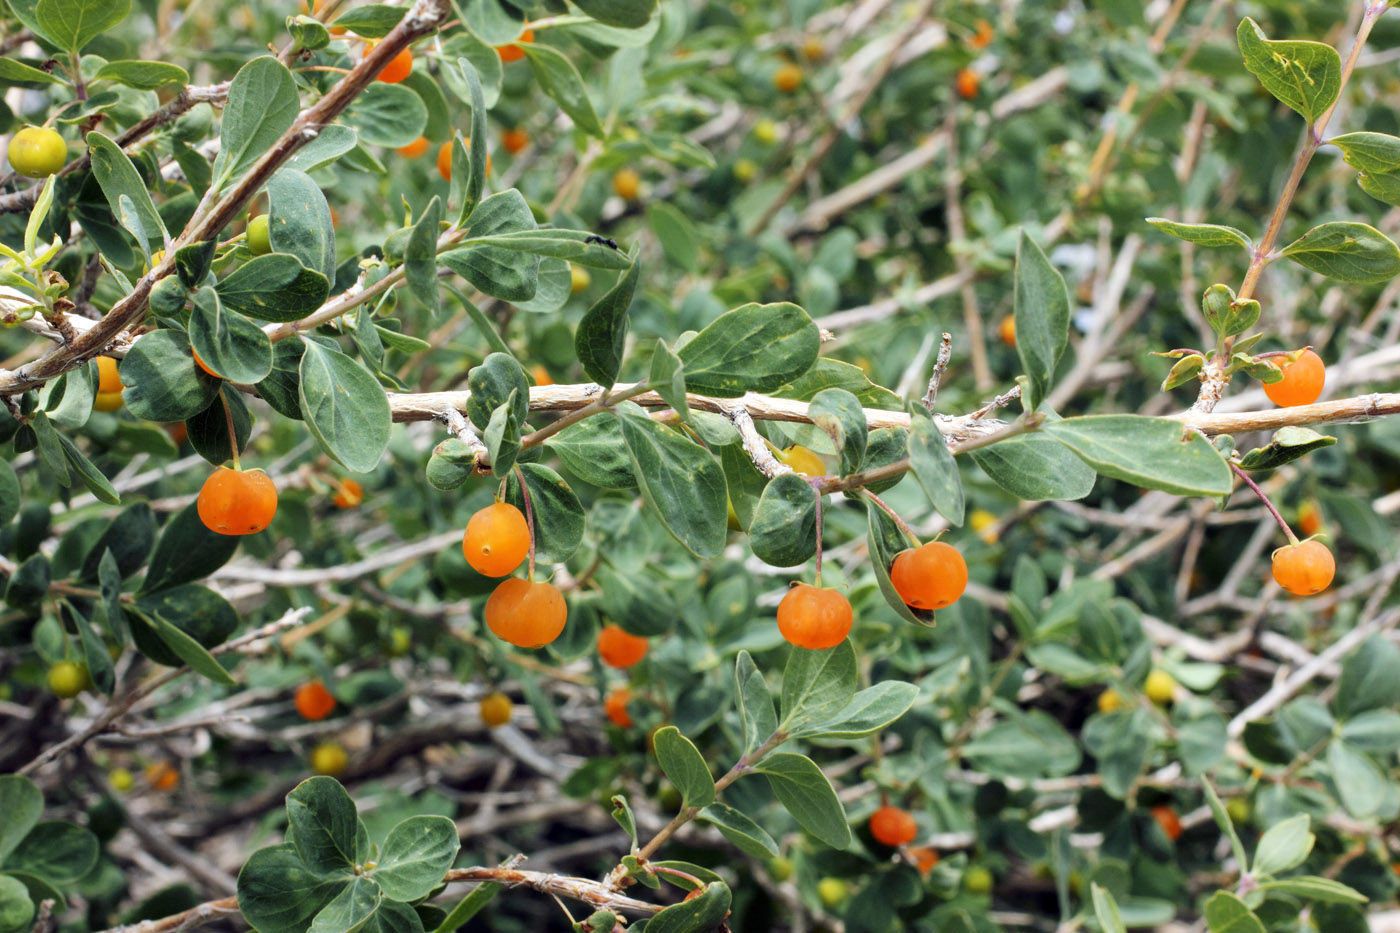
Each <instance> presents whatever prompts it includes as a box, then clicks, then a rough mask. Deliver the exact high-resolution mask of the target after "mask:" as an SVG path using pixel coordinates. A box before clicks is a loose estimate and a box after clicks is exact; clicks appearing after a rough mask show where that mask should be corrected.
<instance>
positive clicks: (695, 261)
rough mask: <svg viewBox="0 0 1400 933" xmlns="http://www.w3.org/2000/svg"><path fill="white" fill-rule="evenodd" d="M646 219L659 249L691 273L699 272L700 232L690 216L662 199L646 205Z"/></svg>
mask: <svg viewBox="0 0 1400 933" xmlns="http://www.w3.org/2000/svg"><path fill="white" fill-rule="evenodd" d="M646 211H647V220H648V221H649V222H650V224H651V232H652V233H653V234H654V235H655V236H656V239H657V242H659V243H660V244H661V249H662V250H663V251H664V252H665V253H666V255H667V257H669V258H670V260H671V261H672V262H674V263H675V264H676V265H678V266H680V267H681V268H682V269H684V270H685V271H686V272H688V273H690V274H691V275H697V274H699V272H700V242H699V241H700V234H699V231H697V230H696V229H695V224H694V223H692V222H691V220H690V218H688V217H686V216H685V214H683V213H681V212H680V211H678V210H677V209H676V208H674V207H672V206H671V205H669V204H667V203H666V202H664V201H658V202H656V203H654V204H649V205H647V209H646Z"/></svg>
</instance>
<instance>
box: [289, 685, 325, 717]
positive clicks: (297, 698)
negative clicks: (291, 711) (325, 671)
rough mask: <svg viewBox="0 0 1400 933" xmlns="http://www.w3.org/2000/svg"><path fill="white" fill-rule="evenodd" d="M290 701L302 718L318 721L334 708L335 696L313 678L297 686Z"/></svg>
mask: <svg viewBox="0 0 1400 933" xmlns="http://www.w3.org/2000/svg"><path fill="white" fill-rule="evenodd" d="M292 702H293V704H294V705H295V706H296V708H297V712H298V713H300V714H301V718H302V719H307V720H310V721H311V722H320V721H321V720H322V719H325V718H326V717H327V716H329V715H330V714H331V713H332V712H333V711H334V710H335V697H333V696H332V695H331V692H330V691H329V690H327V689H326V685H325V684H323V683H321V682H320V681H319V680H313V681H310V682H308V683H304V684H302V685H301V686H300V687H297V692H296V694H295V695H294V696H293V697H292Z"/></svg>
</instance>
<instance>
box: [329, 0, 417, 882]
mask: <svg viewBox="0 0 1400 933" xmlns="http://www.w3.org/2000/svg"><path fill="white" fill-rule="evenodd" d="M406 12H408V11H407V10H406V9H405V8H404V7H401V6H388V5H386V4H382V3H371V4H367V5H365V6H357V7H355V8H354V9H351V10H347V11H345V12H344V13H342V14H340V15H339V16H337V17H336V18H335V19H334V20H333V21H332V22H331V24H330V25H332V26H340V27H343V28H344V29H346V30H348V31H350V32H353V33H354V34H355V35H357V36H364V37H365V38H366V39H382V38H384V37H385V36H387V35H388V34H389V30H391V29H393V28H394V27H395V26H397V25H398V24H399V20H401V19H403V15H404V13H406ZM391 896H392V895H391ZM395 899H396V900H403V898H395Z"/></svg>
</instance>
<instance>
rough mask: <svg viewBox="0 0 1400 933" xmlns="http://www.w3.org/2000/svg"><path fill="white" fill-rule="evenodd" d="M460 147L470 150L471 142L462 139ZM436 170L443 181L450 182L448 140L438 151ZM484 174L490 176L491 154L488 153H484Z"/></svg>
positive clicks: (450, 155) (450, 158) (450, 154)
mask: <svg viewBox="0 0 1400 933" xmlns="http://www.w3.org/2000/svg"><path fill="white" fill-rule="evenodd" d="M462 145H463V146H466V147H467V149H468V150H470V149H471V147H472V141H471V140H470V139H465V138H464V139H463V140H462ZM437 170H438V174H439V175H441V176H442V180H443V181H451V180H452V140H450V139H449V140H448V141H447V142H445V143H443V144H442V148H440V149H438V154H437ZM486 174H487V175H490V174H491V153H489V152H488V153H486Z"/></svg>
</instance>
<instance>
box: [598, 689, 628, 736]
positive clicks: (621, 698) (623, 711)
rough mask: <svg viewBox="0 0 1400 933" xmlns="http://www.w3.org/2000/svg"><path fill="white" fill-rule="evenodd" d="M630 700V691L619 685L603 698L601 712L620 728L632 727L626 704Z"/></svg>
mask: <svg viewBox="0 0 1400 933" xmlns="http://www.w3.org/2000/svg"><path fill="white" fill-rule="evenodd" d="M631 702H632V691H631V690H628V689H627V688H626V687H619V688H618V689H616V690H614V691H613V692H612V693H609V694H608V695H607V697H606V698H605V699H604V700H603V712H604V714H606V715H607V717H608V720H609V721H610V722H611V723H612V724H613V725H615V726H618V727H619V728H622V729H630V728H632V715H631V714H630V713H628V712H627V704H628V703H631Z"/></svg>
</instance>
